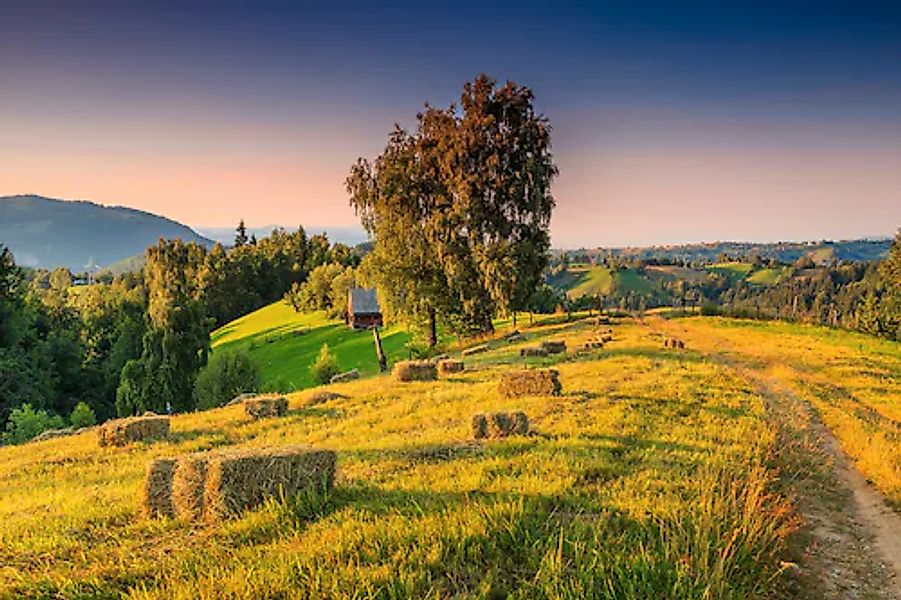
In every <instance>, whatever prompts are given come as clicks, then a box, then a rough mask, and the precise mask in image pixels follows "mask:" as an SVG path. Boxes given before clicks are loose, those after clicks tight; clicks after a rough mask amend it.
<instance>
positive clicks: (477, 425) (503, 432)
mask: <svg viewBox="0 0 901 600" xmlns="http://www.w3.org/2000/svg"><path fill="white" fill-rule="evenodd" d="M528 433H529V418H528V417H527V416H526V414H525V413H524V412H522V411H516V412H495V413H488V414H477V415H473V416H472V436H473V437H474V438H475V439H483V438H501V437H507V436H510V435H527V434H528Z"/></svg>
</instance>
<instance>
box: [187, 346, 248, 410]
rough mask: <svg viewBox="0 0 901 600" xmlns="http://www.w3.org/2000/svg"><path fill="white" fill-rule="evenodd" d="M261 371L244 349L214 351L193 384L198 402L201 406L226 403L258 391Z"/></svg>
mask: <svg viewBox="0 0 901 600" xmlns="http://www.w3.org/2000/svg"><path fill="white" fill-rule="evenodd" d="M259 384H260V372H259V369H258V368H257V366H256V365H255V364H254V363H253V361H252V360H251V359H250V355H248V354H247V353H246V352H244V351H241V350H226V351H222V350H220V351H218V352H213V353H212V354H211V355H210V361H209V362H208V363H207V365H206V367H204V368H203V370H202V371H200V374H199V375H197V381H196V383H195V384H194V400H195V403H196V404H195V406H196V407H197V408H200V409H206V408H214V407H217V406H224V405H225V404H227V403H228V402H229V401H230V400H231V399H232V398H235V397H236V396H239V395H241V394H246V393H251V392H256V391H257V388H258V387H259Z"/></svg>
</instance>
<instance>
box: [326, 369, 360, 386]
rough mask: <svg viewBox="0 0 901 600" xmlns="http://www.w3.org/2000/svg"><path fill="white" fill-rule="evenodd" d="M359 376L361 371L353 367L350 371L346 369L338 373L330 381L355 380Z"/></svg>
mask: <svg viewBox="0 0 901 600" xmlns="http://www.w3.org/2000/svg"><path fill="white" fill-rule="evenodd" d="M359 378H360V372H359V371H358V370H356V369H351V370H350V371H345V372H344V373H338V374H337V375H335V376H334V377H332V378H331V379H330V380H329V383H344V382H346V381H353V380H354V379H359Z"/></svg>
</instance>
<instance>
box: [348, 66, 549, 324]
mask: <svg viewBox="0 0 901 600" xmlns="http://www.w3.org/2000/svg"><path fill="white" fill-rule="evenodd" d="M556 175H557V167H556V165H555V164H554V161H553V157H552V155H551V139H550V126H549V124H548V122H547V119H545V118H544V117H543V116H542V115H540V114H538V113H537V112H536V111H535V108H534V106H533V94H532V91H531V90H530V89H528V88H526V87H522V86H519V85H517V84H515V83H513V82H507V83H506V84H504V85H503V86H498V85H497V84H496V82H495V81H494V80H493V79H491V78H490V77H488V76H485V75H481V76H479V77H477V78H476V79H475V80H473V81H471V82H468V83H466V84H465V85H464V86H463V92H462V94H461V97H460V102H459V104H456V105H451V106H450V107H448V108H446V109H437V108H434V107H431V106H426V108H425V110H424V111H423V112H422V113H420V114H418V115H417V128H416V131H415V132H412V133H410V132H407V131H405V130H404V129H401V128H400V127H397V128H396V129H395V131H394V132H393V133H392V134H391V135H390V136H389V139H388V144H387V146H386V147H385V150H384V151H383V152H382V154H381V155H379V156H378V157H377V158H376V159H375V161H374V162H372V163H370V162H369V161H368V160H366V159H359V160H358V161H357V163H356V164H355V165H353V167H352V168H351V172H350V175H349V176H348V178H347V181H346V187H347V191H348V193H349V195H350V203H351V205H352V206H353V207H354V208H355V209H356V211H357V213H358V214H359V215H360V217H361V221H362V223H363V225H364V227H365V228H366V229H367V231H368V232H369V234H370V236H371V237H372V239H373V241H374V247H373V251H372V254H371V257H370V258H368V260H370V261H371V263H372V264H371V267H372V268H371V269H370V271H371V272H372V273H374V275H375V278H376V282H377V284H378V286H379V288H380V289H381V290H382V292H383V295H384V296H385V300H386V302H387V303H388V304H389V306H390V307H391V308H392V309H393V312H395V313H397V314H401V315H404V316H406V317H408V318H410V319H412V320H414V321H428V322H429V323H430V328H429V330H430V336H429V337H430V341H432V342H434V331H435V320H436V318H439V319H441V320H442V321H444V322H445V323H446V324H447V325H449V326H450V327H451V328H452V329H453V330H455V331H457V332H461V333H473V332H484V331H490V330H491V329H492V318H493V317H494V315H495V314H497V313H499V312H509V311H515V310H522V309H525V308H527V306H528V301H529V298H530V297H531V295H532V293H533V291H534V290H535V289H536V288H537V287H538V286H539V284H540V282H541V278H542V275H543V272H544V270H545V268H546V266H547V262H548V251H549V248H550V234H549V225H550V219H551V213H552V211H553V208H554V198H553V196H552V194H551V183H552V181H553V179H554V178H555V177H556Z"/></svg>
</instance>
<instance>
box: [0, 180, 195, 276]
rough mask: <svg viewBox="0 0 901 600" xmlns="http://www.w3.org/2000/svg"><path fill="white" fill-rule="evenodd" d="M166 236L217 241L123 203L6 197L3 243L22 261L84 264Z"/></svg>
mask: <svg viewBox="0 0 901 600" xmlns="http://www.w3.org/2000/svg"><path fill="white" fill-rule="evenodd" d="M160 238H165V239H176V238H180V239H182V240H185V241H193V242H198V243H201V244H204V245H211V244H212V242H210V240H208V239H206V238H204V237H203V236H200V235H198V234H197V233H196V232H194V231H193V230H192V229H191V228H189V227H187V226H186V225H182V224H181V223H177V222H175V221H173V220H171V219H167V218H165V217H161V216H158V215H154V214H152V213H148V212H144V211H140V210H135V209H133V208H125V207H122V206H102V205H100V204H95V203H93V202H86V201H65V200H54V199H51V198H44V197H41V196H33V195H27V196H2V197H0V244H4V245H5V246H7V247H9V248H10V249H11V250H12V252H13V255H14V256H15V258H16V262H17V263H18V264H20V265H22V266H26V267H33V268H38V267H40V268H45V269H53V268H56V267H66V268H68V269H70V270H72V271H73V272H78V271H82V270H84V267H85V265H87V264H88V261H89V260H91V259H92V258H93V260H94V262H95V264H97V265H99V266H100V267H106V266H107V265H110V264H113V263H116V262H119V261H122V260H124V259H128V258H130V257H133V256H135V255H140V254H143V252H144V250H145V249H146V248H147V247H148V246H150V245H152V244H155V243H156V242H157V240H159V239H160Z"/></svg>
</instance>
